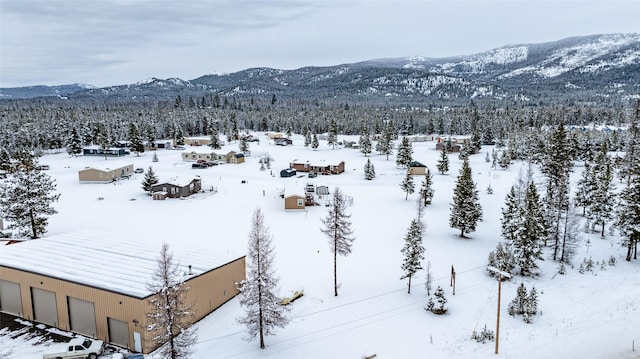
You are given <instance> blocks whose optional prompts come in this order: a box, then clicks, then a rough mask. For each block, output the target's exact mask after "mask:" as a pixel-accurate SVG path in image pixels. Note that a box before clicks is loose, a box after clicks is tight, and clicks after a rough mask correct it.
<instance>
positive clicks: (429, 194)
mask: <svg viewBox="0 0 640 359" xmlns="http://www.w3.org/2000/svg"><path fill="white" fill-rule="evenodd" d="M432 186H433V176H432V175H431V171H429V169H427V172H426V173H425V176H424V181H422V187H420V192H419V193H420V199H421V200H422V201H423V203H424V205H425V206H428V205H430V204H431V200H433V193H434V191H433V188H432Z"/></svg>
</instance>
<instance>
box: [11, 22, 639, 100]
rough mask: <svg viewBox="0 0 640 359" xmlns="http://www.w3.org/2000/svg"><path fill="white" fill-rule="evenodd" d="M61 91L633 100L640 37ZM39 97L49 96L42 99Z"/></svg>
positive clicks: (82, 94)
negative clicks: (454, 55) (443, 56)
mask: <svg viewBox="0 0 640 359" xmlns="http://www.w3.org/2000/svg"><path fill="white" fill-rule="evenodd" d="M70 86H77V85H70ZM36 88H40V87H39V86H38V87H36ZM44 88H45V89H46V87H44ZM30 89H33V88H30ZM52 89H53V88H52ZM56 89H58V90H57V91H58V92H56V93H54V94H52V95H56V96H59V95H65V94H66V95H69V97H70V98H73V99H94V100H105V101H110V100H115V101H118V100H121V101H131V100H136V99H138V100H140V99H152V100H153V99H171V98H175V97H177V96H178V95H180V96H182V97H183V98H185V97H194V98H197V97H200V96H208V95H213V94H216V95H219V96H237V97H241V98H242V97H258V96H272V95H277V96H278V97H280V98H314V99H321V100H337V101H360V102H369V103H389V102H396V103H416V102H419V103H424V102H425V101H426V102H450V103H456V102H468V101H469V99H474V100H477V101H485V100H486V101H516V102H522V103H539V102H541V101H545V102H552V101H557V100H565V99H569V100H584V101H610V100H611V99H618V100H627V99H629V98H632V97H635V96H638V94H640V34H609V35H593V36H585V37H573V38H567V39H563V40H560V41H555V42H549V43H542V44H522V45H508V46H504V47H501V48H498V49H493V50H489V51H486V52H482V53H479V54H475V55H470V56H458V57H450V58H438V59H436V58H422V57H411V58H395V59H376V60H369V61H363V62H359V63H353V64H343V65H337V66H330V67H303V68H300V69H296V70H277V69H271V68H253V69H247V70H243V71H239V72H236V73H232V74H225V75H205V76H202V77H199V78H196V79H193V80H190V81H186V80H181V79H167V80H161V79H155V78H153V79H149V80H146V81H142V82H138V83H136V84H131V85H122V86H113V87H107V88H99V89H95V88H94V89H86V88H80V87H78V88H77V91H71V88H70V91H69V92H66V93H65V94H63V93H61V90H60V89H59V87H56ZM21 91H22V92H21ZM43 91H44V89H43ZM52 91H53V90H52ZM21 93H22V95H21ZM34 93H35V91H34V90H26V88H23V90H20V89H0V94H2V96H4V97H5V98H7V97H11V98H19V97H34V96H33V94H34ZM27 95H29V96H27ZM40 96H51V95H46V94H44V92H43V94H41V95H40Z"/></svg>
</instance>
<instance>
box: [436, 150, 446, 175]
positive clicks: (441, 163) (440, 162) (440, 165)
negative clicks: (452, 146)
mask: <svg viewBox="0 0 640 359" xmlns="http://www.w3.org/2000/svg"><path fill="white" fill-rule="evenodd" d="M436 168H438V172H440V174H441V175H443V174H445V173H447V172H449V155H448V151H447V146H446V145H445V146H442V150H441V151H440V159H438V163H437V164H436Z"/></svg>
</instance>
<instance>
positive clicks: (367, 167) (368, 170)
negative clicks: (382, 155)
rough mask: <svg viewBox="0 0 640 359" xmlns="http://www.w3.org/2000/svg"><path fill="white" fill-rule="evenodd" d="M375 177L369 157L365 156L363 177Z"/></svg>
mask: <svg viewBox="0 0 640 359" xmlns="http://www.w3.org/2000/svg"><path fill="white" fill-rule="evenodd" d="M375 177H376V169H375V167H374V166H373V163H371V159H370V158H367V163H365V165H364V179H366V180H372V179H374V178H375Z"/></svg>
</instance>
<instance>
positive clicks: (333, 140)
mask: <svg viewBox="0 0 640 359" xmlns="http://www.w3.org/2000/svg"><path fill="white" fill-rule="evenodd" d="M327 144H328V145H329V146H332V148H334V149H335V148H336V144H338V123H337V122H336V120H335V119H331V121H330V122H329V134H328V136H327Z"/></svg>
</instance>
